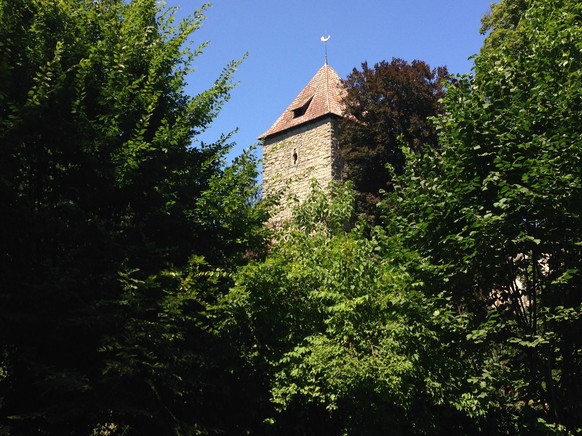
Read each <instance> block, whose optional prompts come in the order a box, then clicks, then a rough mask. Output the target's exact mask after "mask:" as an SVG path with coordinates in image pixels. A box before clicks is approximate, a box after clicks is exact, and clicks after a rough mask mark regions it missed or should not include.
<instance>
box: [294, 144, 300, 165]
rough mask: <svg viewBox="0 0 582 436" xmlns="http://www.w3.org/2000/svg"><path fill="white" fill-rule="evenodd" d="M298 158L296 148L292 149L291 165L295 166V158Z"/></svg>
mask: <svg viewBox="0 0 582 436" xmlns="http://www.w3.org/2000/svg"><path fill="white" fill-rule="evenodd" d="M298 157H299V156H298V155H297V149H296V148H294V149H293V165H297V158H298Z"/></svg>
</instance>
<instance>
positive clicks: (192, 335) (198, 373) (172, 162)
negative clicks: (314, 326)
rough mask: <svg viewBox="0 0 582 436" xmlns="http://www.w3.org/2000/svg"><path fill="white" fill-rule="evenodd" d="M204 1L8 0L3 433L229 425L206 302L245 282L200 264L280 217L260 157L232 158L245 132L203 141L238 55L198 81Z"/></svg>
mask: <svg viewBox="0 0 582 436" xmlns="http://www.w3.org/2000/svg"><path fill="white" fill-rule="evenodd" d="M205 8H206V6H203V7H202V8H201V9H200V10H198V11H196V12H194V14H193V15H192V16H191V17H188V18H186V19H184V20H183V21H181V22H175V21H174V20H175V17H174V11H172V10H163V9H162V8H161V6H159V2H157V1H155V0H135V1H131V2H127V1H122V0H102V1H90V0H61V1H52V0H14V1H6V0H2V1H0V144H2V159H0V223H1V225H0V246H1V247H2V248H1V251H0V289H1V291H0V323H1V324H0V331H2V337H1V342H0V356H2V358H1V360H0V368H1V370H0V374H2V376H1V378H0V390H1V391H0V392H1V393H0V411H1V414H0V415H1V416H0V419H1V421H0V428H7V429H11V431H12V432H14V433H15V434H28V433H33V432H44V433H47V434H49V433H50V434H52V433H54V434H86V433H90V432H91V431H92V430H94V432H98V431H100V430H99V429H103V431H106V430H107V429H110V430H111V429H114V430H115V431H116V432H118V433H119V434H121V433H123V432H128V431H134V432H136V433H138V434H145V433H152V432H153V433H158V434H163V433H192V432H198V431H203V430H205V429H209V428H215V427H217V426H220V423H219V422H218V423H217V421H216V420H215V421H212V419H211V414H210V413H207V410H203V409H202V407H209V408H211V409H212V408H213V407H214V403H212V401H211V400H208V398H207V396H208V397H209V398H211V397H212V395H213V393H212V389H209V388H208V387H207V386H208V381H207V380H205V378H204V376H203V375H202V374H205V371H206V369H205V368H208V367H209V366H212V365H210V364H208V365H207V361H213V362H214V363H213V365H218V363H216V362H217V361H218V359H214V357H213V354H212V353H216V349H218V345H217V344H216V343H215V342H213V340H212V334H211V333H208V332H207V333H204V325H205V319H206V318H205V317H204V315H203V314H202V311H203V308H204V307H205V305H206V304H207V303H208V302H213V301H214V300H215V299H216V298H218V295H214V294H215V293H217V294H218V293H220V289H224V288H225V287H227V286H228V284H227V282H228V280H227V278H226V277H224V278H222V279H221V281H220V282H219V283H214V282H213V281H212V280H213V279H212V277H210V276H207V275H202V276H200V274H202V272H206V273H208V274H209V273H210V272H211V271H214V270H216V269H217V268H218V269H219V270H224V271H225V274H226V272H228V271H230V270H232V268H233V267H234V266H235V265H237V264H239V263H241V262H244V261H245V258H246V257H248V256H249V253H250V254H257V253H260V252H261V250H262V241H263V236H264V233H265V230H264V229H263V227H262V222H263V218H264V212H263V211H262V209H261V208H260V207H258V206H257V203H256V186H255V176H256V162H255V159H254V157H253V155H252V153H250V152H249V153H247V154H245V155H243V156H241V157H240V158H239V159H237V160H235V162H233V163H232V164H231V165H230V166H229V167H227V168H224V166H225V156H226V154H227V152H228V151H229V148H230V146H229V144H228V137H224V138H222V139H221V140H220V141H218V142H217V143H216V144H198V145H197V146H192V143H193V140H194V139H195V137H196V134H197V133H199V132H201V131H203V130H204V129H205V128H206V127H207V126H208V125H209V124H210V122H211V121H212V119H213V118H214V116H215V115H216V114H217V113H218V111H219V109H220V107H221V106H222V104H223V103H224V102H225V101H227V100H228V97H229V92H230V90H231V89H232V87H233V83H232V80H231V77H232V74H233V72H234V70H235V69H236V67H237V65H238V64H239V62H232V63H230V64H229V65H227V66H226V68H225V69H224V71H223V73H222V74H221V75H220V76H219V77H218V79H217V80H216V82H215V83H214V84H213V85H212V86H211V87H210V89H208V90H207V91H205V92H203V93H201V94H199V95H197V96H194V97H190V96H188V95H186V94H185V92H184V86H185V80H186V77H187V75H188V74H190V73H191V71H192V68H191V65H192V62H193V60H194V58H195V57H196V55H198V54H199V53H200V51H201V49H202V48H203V46H201V47H198V48H191V47H190V42H189V38H190V36H191V34H192V33H193V32H194V31H195V30H196V29H198V27H199V26H200V23H201V21H202V19H203V15H202V14H203V12H204V9H205ZM202 259H204V261H203V260H202ZM191 277H194V278H191ZM222 292H224V291H222ZM206 328H207V327H206ZM213 359H214V360H213ZM209 371H210V370H209ZM212 371H214V369H212ZM218 372H219V371H218V370H217V371H216V373H218ZM207 375H208V374H207ZM212 377H213V376H212V375H208V378H209V379H212ZM218 378H219V377H218V376H217V378H216V380H215V381H216V389H217V390H218V389H219V386H220V381H218ZM226 382H227V381H225V383H226ZM206 400H208V401H206ZM205 401H206V402H205ZM203 404H204V406H203ZM2 426H4V427H2ZM7 431H8V430H7ZM107 431H109V430H107Z"/></svg>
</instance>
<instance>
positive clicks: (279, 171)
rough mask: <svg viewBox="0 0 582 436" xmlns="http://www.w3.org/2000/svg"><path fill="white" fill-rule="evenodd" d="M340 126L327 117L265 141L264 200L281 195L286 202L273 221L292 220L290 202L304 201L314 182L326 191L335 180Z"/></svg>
mask: <svg viewBox="0 0 582 436" xmlns="http://www.w3.org/2000/svg"><path fill="white" fill-rule="evenodd" d="M338 125H339V121H338V118H337V117H335V116H326V117H322V118H319V119H317V120H314V121H313V122H309V123H306V124H302V125H300V126H297V127H294V128H292V129H289V130H287V131H285V132H281V133H279V134H276V135H273V136H272V137H269V138H267V139H265V142H264V144H263V196H265V197H267V196H270V195H277V194H278V193H282V194H283V196H282V198H283V200H284V201H283V204H282V209H281V212H280V213H279V214H278V215H277V216H276V217H274V219H273V221H280V220H283V219H286V218H287V217H289V215H290V210H289V209H290V207H291V204H292V203H293V201H294V200H289V199H290V198H291V199H295V200H296V201H299V202H301V201H303V200H305V198H306V197H307V195H308V194H309V191H310V188H311V182H312V180H313V179H315V180H317V181H318V183H319V185H320V186H321V187H323V188H326V187H327V186H328V184H329V182H331V181H332V179H333V178H334V177H335V176H336V167H337V162H336V160H337V146H338V144H337V137H338V131H337V129H338Z"/></svg>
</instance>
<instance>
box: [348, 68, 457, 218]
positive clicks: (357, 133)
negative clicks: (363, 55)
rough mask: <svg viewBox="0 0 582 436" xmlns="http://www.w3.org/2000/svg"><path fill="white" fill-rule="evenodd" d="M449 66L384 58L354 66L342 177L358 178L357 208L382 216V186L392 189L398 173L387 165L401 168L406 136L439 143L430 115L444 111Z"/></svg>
mask: <svg viewBox="0 0 582 436" xmlns="http://www.w3.org/2000/svg"><path fill="white" fill-rule="evenodd" d="M447 77H448V74H447V70H446V68H444V67H439V68H437V69H432V70H431V69H430V67H429V66H428V65H427V64H426V63H425V62H423V61H418V60H415V61H413V62H412V63H410V64H409V63H408V62H406V61H404V60H402V59H392V61H391V62H386V61H381V62H379V63H377V64H376V65H374V67H373V68H370V67H369V66H368V64H367V63H363V64H362V70H361V71H360V70H357V69H355V68H354V70H353V71H352V73H351V74H350V75H349V76H348V78H347V80H346V85H347V94H346V96H345V98H344V103H345V105H346V117H345V119H344V121H343V122H342V133H341V136H340V144H341V146H340V155H341V158H342V161H343V170H342V178H343V179H347V180H351V181H352V182H353V183H354V186H355V188H356V191H357V192H358V196H357V210H358V211H359V212H364V213H366V214H367V215H368V216H369V217H370V218H371V219H372V220H375V221H377V219H378V217H379V210H378V208H377V207H376V205H377V203H378V202H379V201H380V199H381V194H380V191H381V190H387V191H389V190H390V189H391V184H392V180H391V178H392V176H391V173H390V171H389V170H387V169H386V165H390V166H391V168H392V169H393V171H394V172H395V173H396V174H401V173H402V171H403V169H404V165H405V161H404V154H403V153H402V151H401V149H400V144H401V141H404V142H405V143H406V144H407V145H408V147H410V149H412V150H413V151H415V152H419V153H420V152H422V151H423V150H424V149H426V148H432V147H435V146H436V133H435V130H434V128H433V127H432V125H431V123H430V121H429V119H428V118H429V117H432V116H435V115H437V114H438V113H440V111H441V106H440V104H439V99H441V98H442V97H443V95H444V87H443V83H442V81H443V80H444V79H446V78H447Z"/></svg>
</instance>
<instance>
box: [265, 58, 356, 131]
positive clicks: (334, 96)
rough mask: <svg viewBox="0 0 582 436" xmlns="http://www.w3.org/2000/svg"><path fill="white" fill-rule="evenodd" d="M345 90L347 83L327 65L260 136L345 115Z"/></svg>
mask: <svg viewBox="0 0 582 436" xmlns="http://www.w3.org/2000/svg"><path fill="white" fill-rule="evenodd" d="M344 93H345V85H344V82H343V80H342V79H341V77H340V76H339V75H338V73H336V71H335V70H334V69H333V68H332V67H330V66H329V65H327V64H326V65H324V66H323V67H321V68H320V69H319V71H318V72H317V73H315V76H313V78H312V79H311V80H310V81H309V83H308V84H307V86H305V88H303V91H301V92H300V93H299V95H298V96H297V97H295V100H293V103H291V104H290V105H289V107H287V109H286V110H285V112H283V113H282V114H281V116H280V117H279V118H278V119H277V121H275V124H273V125H272V126H271V128H270V129H269V130H267V131H266V132H265V133H263V134H262V135H261V136H259V139H265V138H267V137H269V136H271V135H274V134H276V133H279V132H282V131H284V130H287V129H290V128H292V127H295V126H299V125H301V124H304V123H307V122H309V121H312V120H314V119H316V118H319V117H322V116H324V115H328V114H335V115H338V116H340V117H341V116H343V113H344V105H343V103H342V98H343V95H344ZM302 108H303V109H302ZM302 110H305V113H303V114H301V112H302Z"/></svg>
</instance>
